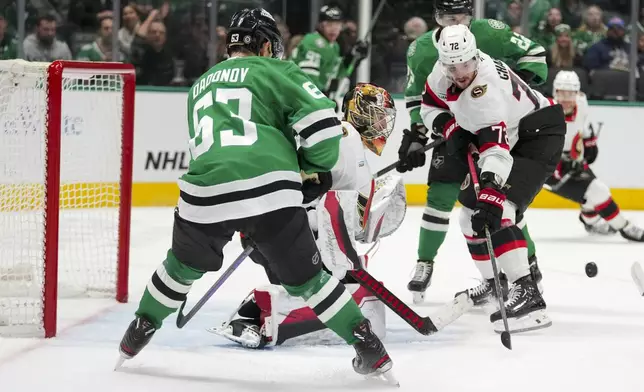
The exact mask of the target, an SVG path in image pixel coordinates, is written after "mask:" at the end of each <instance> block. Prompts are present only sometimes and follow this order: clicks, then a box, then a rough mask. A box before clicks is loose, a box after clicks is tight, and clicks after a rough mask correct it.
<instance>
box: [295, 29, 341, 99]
mask: <svg viewBox="0 0 644 392" xmlns="http://www.w3.org/2000/svg"><path fill="white" fill-rule="evenodd" d="M291 60H293V62H295V64H297V66H298V67H300V69H302V71H303V72H304V73H305V74H307V75H308V76H309V78H310V79H311V80H312V81H313V83H315V85H316V86H317V87H318V88H319V89H320V90H322V91H326V90H327V89H328V87H329V84H330V83H331V80H332V79H333V78H337V77H338V72H339V71H340V66H341V64H342V56H341V55H340V45H338V43H337V42H329V41H327V39H326V38H324V37H323V36H322V35H321V34H320V33H318V32H315V33H309V34H307V35H305V36H304V38H302V41H301V42H300V44H299V45H298V46H297V47H296V48H295V49H294V50H293V53H291Z"/></svg>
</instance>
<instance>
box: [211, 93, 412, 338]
mask: <svg viewBox="0 0 644 392" xmlns="http://www.w3.org/2000/svg"><path fill="white" fill-rule="evenodd" d="M343 112H344V119H343V120H344V121H342V128H343V133H344V137H343V138H342V140H341V142H340V157H339V159H338V162H337V163H336V165H335V166H334V167H333V169H332V170H331V172H330V173H318V176H316V177H315V178H314V179H311V180H310V181H305V183H304V185H303V193H304V194H305V203H306V202H307V201H309V202H308V203H306V204H305V207H306V208H307V211H308V215H309V223H310V226H311V228H312V229H313V231H314V232H316V234H317V243H318V248H319V249H320V255H321V256H322V262H323V263H324V266H325V268H326V269H327V270H328V271H329V272H330V273H332V274H333V275H334V276H335V277H337V278H338V279H341V280H343V281H344V282H346V283H345V285H346V287H347V288H348V290H349V292H350V293H351V295H352V296H353V298H354V300H355V301H356V302H357V303H358V305H359V306H360V307H361V310H362V312H363V314H364V315H365V317H367V318H368V319H369V320H370V321H371V325H372V328H373V330H374V333H376V334H377V335H378V336H379V337H384V335H385V309H384V305H383V304H382V302H380V301H379V300H378V299H377V298H376V297H374V296H373V295H372V294H370V293H369V292H368V291H367V290H366V289H365V288H363V287H361V286H360V285H359V284H357V283H356V282H355V281H353V280H351V278H347V277H346V276H347V274H346V272H347V270H350V269H355V268H366V266H367V263H368V255H367V254H359V253H358V252H357V247H358V246H357V242H360V243H363V244H373V243H377V242H378V240H379V238H381V237H384V236H387V235H389V234H391V233H392V232H393V231H395V230H396V229H397V227H398V226H399V225H400V224H401V223H402V220H403V218H404V215H405V211H406V201H405V188H404V185H403V183H402V179H401V178H400V177H399V176H394V175H389V176H385V177H383V178H378V179H374V178H373V174H372V173H371V170H370V168H369V165H368V163H367V159H366V156H365V151H366V149H369V150H371V151H372V152H374V153H375V154H377V155H380V153H381V152H382V149H383V148H384V146H385V143H386V140H387V137H388V136H389V135H390V133H391V131H392V130H393V126H394V121H395V116H396V111H395V108H394V102H393V99H392V98H391V96H390V95H389V93H388V92H387V91H386V90H384V89H383V88H380V87H377V86H375V85H373V84H359V85H357V86H356V88H355V89H354V90H352V91H350V92H349V93H347V95H346V96H345V99H344V104H343ZM318 195H319V196H320V197H316V198H315V199H314V200H312V201H310V199H311V198H313V197H315V196H318ZM307 199H309V200H307ZM244 241H246V242H249V241H250V239H245V240H243V242H244ZM251 258H252V259H253V261H255V262H256V263H258V264H261V265H263V266H264V267H265V268H266V273H267V275H268V278H269V281H270V282H271V284H270V285H267V286H263V287H259V288H256V289H255V290H253V291H252V292H251V293H250V294H249V296H248V297H247V298H246V299H245V300H244V301H243V302H242V304H241V305H240V307H239V308H238V309H237V311H236V312H235V314H234V315H233V317H232V318H234V319H231V320H229V321H227V322H225V323H224V324H223V325H222V326H221V327H215V328H211V329H209V331H211V332H213V333H215V334H218V335H221V336H224V337H226V338H228V339H230V340H232V341H234V342H237V343H240V344H241V345H242V346H244V347H247V348H261V347H264V346H266V345H269V346H271V345H280V344H282V343H284V342H285V341H289V342H307V343H320V342H329V341H333V340H335V339H336V338H334V337H333V335H332V334H331V333H330V332H329V331H328V330H326V329H325V326H324V324H322V323H321V322H320V321H319V320H318V319H317V318H316V316H315V314H314V313H313V312H312V310H311V309H310V308H309V307H307V305H306V304H305V303H304V302H303V301H301V300H300V299H298V298H295V297H292V296H289V295H288V294H287V293H286V292H285V291H284V290H283V289H282V288H281V286H280V285H279V281H278V280H277V278H276V277H275V275H274V274H273V273H272V272H271V271H270V269H269V268H267V267H266V265H267V264H266V263H265V262H264V261H263V256H262V255H261V254H260V253H259V252H257V251H254V252H253V253H252V254H251ZM356 263H357V264H359V265H355V264H356Z"/></svg>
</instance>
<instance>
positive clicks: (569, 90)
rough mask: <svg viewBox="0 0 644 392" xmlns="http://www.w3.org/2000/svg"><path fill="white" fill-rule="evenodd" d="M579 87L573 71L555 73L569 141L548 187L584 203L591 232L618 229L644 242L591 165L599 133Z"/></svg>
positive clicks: (586, 224) (584, 221) (643, 233)
mask: <svg viewBox="0 0 644 392" xmlns="http://www.w3.org/2000/svg"><path fill="white" fill-rule="evenodd" d="M580 87H581V84H580V82H579V77H578V76H577V74H576V73H575V72H574V71H559V73H557V75H556V76H555V80H554V82H553V90H554V91H553V96H554V98H555V100H557V102H559V103H560V104H561V105H562V106H563V108H564V113H565V115H566V125H567V131H566V143H565V145H564V152H563V155H562V157H561V161H560V162H559V164H558V165H557V169H556V170H555V172H554V173H553V175H552V176H551V177H550V178H549V179H548V181H546V186H545V187H546V189H548V190H550V191H552V192H554V193H556V194H558V195H559V196H562V197H565V198H566V199H569V200H572V201H574V202H577V203H579V204H580V205H581V213H580V214H579V220H580V221H581V223H582V224H583V225H584V228H585V229H586V231H588V232H589V233H593V234H603V235H612V234H615V233H617V232H619V233H620V234H621V235H622V237H624V238H626V239H627V240H630V241H638V242H644V230H642V229H641V228H639V227H637V226H635V225H634V224H632V223H630V222H629V221H628V220H627V219H626V218H625V217H624V216H623V214H622V213H621V212H620V209H619V206H618V205H617V203H615V201H614V200H613V197H612V196H611V194H610V189H609V188H608V186H607V185H606V184H604V183H603V182H602V181H600V180H599V179H597V178H596V177H595V174H594V173H593V171H592V170H591V169H590V167H589V165H590V164H592V163H593V162H595V159H597V152H598V147H597V135H595V134H594V133H593V131H592V128H591V127H590V126H589V125H588V101H587V100H586V95H585V94H584V93H583V92H581V91H580Z"/></svg>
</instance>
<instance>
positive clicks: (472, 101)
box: [421, 51, 552, 184]
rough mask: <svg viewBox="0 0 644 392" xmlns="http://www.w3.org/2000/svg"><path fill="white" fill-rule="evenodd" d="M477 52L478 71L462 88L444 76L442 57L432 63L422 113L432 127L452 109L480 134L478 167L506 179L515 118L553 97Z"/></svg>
mask: <svg viewBox="0 0 644 392" xmlns="http://www.w3.org/2000/svg"><path fill="white" fill-rule="evenodd" d="M479 55H480V58H481V61H480V64H479V68H478V71H477V75H476V77H475V78H474V80H473V81H472V83H471V84H470V86H468V87H467V88H466V89H464V90H461V89H459V88H457V87H456V86H455V85H454V84H453V83H452V82H451V81H450V80H449V79H448V78H447V77H446V76H445V74H444V72H443V70H442V68H441V67H442V65H441V64H440V62H437V63H436V64H435V65H434V69H433V70H432V72H431V73H430V74H429V76H428V77H427V83H426V84H425V92H424V94H423V100H422V106H421V117H422V118H423V122H424V123H425V126H426V127H428V128H430V129H431V128H432V124H433V121H434V119H435V118H436V116H438V115H439V114H440V113H444V112H451V114H452V115H453V116H454V118H455V120H456V123H457V125H458V126H459V127H461V128H462V129H464V130H467V131H469V132H471V133H473V134H476V135H477V136H478V139H479V146H478V147H479V152H480V157H479V166H480V167H481V171H489V172H493V173H495V174H497V175H498V176H499V177H500V178H501V179H502V184H504V183H505V181H506V180H507V178H508V176H509V174H510V170H511V168H512V163H513V159H512V156H511V155H510V150H511V148H512V147H513V146H514V145H515V144H516V142H517V140H518V138H519V121H520V120H521V119H522V118H523V117H525V116H526V115H528V114H530V113H532V112H534V111H535V110H538V109H540V108H543V107H546V106H550V105H551V104H552V102H551V101H550V100H549V99H547V98H546V97H544V96H543V95H542V94H541V93H539V92H537V91H534V90H532V89H531V88H530V87H529V86H528V85H527V84H526V83H525V82H524V81H523V80H521V78H519V77H518V76H517V75H516V74H515V73H514V72H512V70H511V69H510V68H509V67H508V66H507V65H506V64H505V63H504V62H502V61H500V60H495V59H493V58H491V57H490V56H488V55H487V54H485V53H483V52H481V51H479ZM446 136H449V135H446Z"/></svg>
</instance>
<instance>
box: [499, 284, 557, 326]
mask: <svg viewBox="0 0 644 392" xmlns="http://www.w3.org/2000/svg"><path fill="white" fill-rule="evenodd" d="M508 297H509V298H508V300H507V301H506V302H505V314H506V315H507V317H508V326H509V327H510V333H513V332H514V333H516V332H526V331H533V330H535V329H541V328H547V327H549V326H551V325H552V321H550V319H549V318H548V315H547V314H546V302H545V301H544V300H543V297H542V296H541V294H540V293H539V289H538V288H537V283H536V282H535V281H533V280H532V276H530V275H526V276H524V277H522V278H519V279H518V280H517V281H516V282H514V285H513V286H512V289H510V294H509V296H508ZM490 321H491V322H492V323H493V324H494V330H495V331H496V332H499V333H500V332H503V331H505V329H504V326H503V320H502V319H501V311H496V312H494V313H492V315H490Z"/></svg>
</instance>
